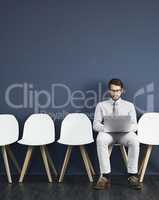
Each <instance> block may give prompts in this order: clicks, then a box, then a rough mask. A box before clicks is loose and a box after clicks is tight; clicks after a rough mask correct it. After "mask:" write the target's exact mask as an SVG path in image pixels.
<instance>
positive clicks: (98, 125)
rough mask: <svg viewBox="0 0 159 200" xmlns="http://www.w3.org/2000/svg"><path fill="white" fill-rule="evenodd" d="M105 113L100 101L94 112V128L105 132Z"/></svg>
mask: <svg viewBox="0 0 159 200" xmlns="http://www.w3.org/2000/svg"><path fill="white" fill-rule="evenodd" d="M102 121H103V114H102V110H101V107H100V103H98V104H97V106H96V109H95V114H94V121H93V129H94V130H95V131H97V132H104V125H103V124H102Z"/></svg>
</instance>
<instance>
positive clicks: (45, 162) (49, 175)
mask: <svg viewBox="0 0 159 200" xmlns="http://www.w3.org/2000/svg"><path fill="white" fill-rule="evenodd" d="M40 151H41V155H42V158H43V162H44V166H45V170H46V174H47V177H48V180H49V182H50V183H51V182H52V177H51V172H50V168H49V164H48V160H47V156H46V152H45V147H44V146H40Z"/></svg>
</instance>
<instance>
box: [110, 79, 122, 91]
mask: <svg viewBox="0 0 159 200" xmlns="http://www.w3.org/2000/svg"><path fill="white" fill-rule="evenodd" d="M111 85H118V86H120V87H121V88H122V89H123V87H124V84H123V82H122V81H121V80H120V79H118V78H113V79H111V80H110V81H109V82H108V88H109V89H110V87H111Z"/></svg>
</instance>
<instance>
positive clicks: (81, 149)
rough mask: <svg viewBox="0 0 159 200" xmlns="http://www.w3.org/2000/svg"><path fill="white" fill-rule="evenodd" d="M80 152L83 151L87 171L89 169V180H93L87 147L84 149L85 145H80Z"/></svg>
mask: <svg viewBox="0 0 159 200" xmlns="http://www.w3.org/2000/svg"><path fill="white" fill-rule="evenodd" d="M80 152H81V155H82V158H83V161H84V164H85V168H86V171H87V174H88V177H89V181H90V182H93V178H92V174H91V170H90V166H89V163H88V160H87V156H86V153H85V149H84V146H83V145H81V146H80Z"/></svg>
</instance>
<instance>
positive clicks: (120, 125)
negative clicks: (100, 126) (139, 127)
mask: <svg viewBox="0 0 159 200" xmlns="http://www.w3.org/2000/svg"><path fill="white" fill-rule="evenodd" d="M131 124H132V121H131V117H130V116H129V115H119V116H113V115H111V116H105V117H104V127H105V130H106V132H113V133H121V132H122V133H127V132H130V127H131Z"/></svg>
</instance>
